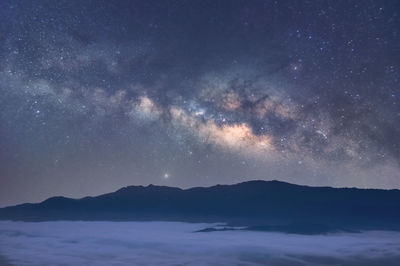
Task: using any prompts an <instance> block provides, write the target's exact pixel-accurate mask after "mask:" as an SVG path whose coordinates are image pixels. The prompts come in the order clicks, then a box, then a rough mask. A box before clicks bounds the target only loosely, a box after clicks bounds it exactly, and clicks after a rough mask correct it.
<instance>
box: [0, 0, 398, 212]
mask: <svg viewBox="0 0 400 266" xmlns="http://www.w3.org/2000/svg"><path fill="white" fill-rule="evenodd" d="M0 21H1V23H0V93H1V94H0V111H1V112H0V123H1V127H0V162H1V163H0V176H1V177H0V178H1V179H0V182H1V188H0V192H1V193H0V194H1V195H2V196H0V204H2V205H7V204H10V203H16V202H23V201H37V200H40V199H43V198H46V197H48V196H51V195H54V194H63V195H67V196H76V197H77V196H83V195H87V194H98V193H102V192H108V191H110V190H113V189H117V188H119V187H121V186H126V185H130V184H149V183H157V184H165V185H175V186H180V187H188V186H195V185H213V184H217V183H234V182H239V181H244V180H251V179H266V180H269V179H279V180H284V181H289V182H294V183H300V184H307V185H330V186H357V187H378V188H399V187H400V183H399V182H400V176H399V170H400V169H399V163H400V106H399V101H398V98H399V97H400V91H399V89H400V28H399V25H400V5H399V3H397V1H382V2H379V1H258V0H254V1H224V0H221V1H90V0H86V1H79V2H78V1H57V2H54V1H46V0H40V1H8V0H6V1H2V2H1V3H0Z"/></svg>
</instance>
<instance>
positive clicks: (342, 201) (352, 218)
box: [0, 181, 400, 233]
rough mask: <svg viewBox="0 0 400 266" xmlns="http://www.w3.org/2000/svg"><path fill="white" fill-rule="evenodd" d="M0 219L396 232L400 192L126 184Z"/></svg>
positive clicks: (6, 211)
mask: <svg viewBox="0 0 400 266" xmlns="http://www.w3.org/2000/svg"><path fill="white" fill-rule="evenodd" d="M0 220H21V221H54V220H86V221H94V220H96V221H98V220H107V221H150V220H151V221H155V220H158V221H160V220H162V221H187V222H225V223H227V224H228V225H230V226H247V228H248V229H250V230H267V231H285V232H300V233H318V232H324V231H335V230H399V231H400V190H379V189H356V188H331V187H308V186H299V185H293V184H289V183H284V182H279V181H249V182H244V183H239V184H235V185H216V186H212V187H196V188H191V189H180V188H173V187H165V186H154V185H149V186H147V187H143V186H129V187H125V188H122V189H119V190H117V191H115V192H113V193H108V194H103V195H100V196H97V197H85V198H81V199H71V198H65V197H53V198H49V199H47V200H45V201H43V202H41V203H36V204H30V203H26V204H22V205H17V206H12V207H6V208H1V209H0Z"/></svg>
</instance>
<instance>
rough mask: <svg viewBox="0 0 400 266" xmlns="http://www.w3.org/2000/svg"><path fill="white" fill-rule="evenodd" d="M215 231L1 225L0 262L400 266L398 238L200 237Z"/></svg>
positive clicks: (172, 225)
mask: <svg viewBox="0 0 400 266" xmlns="http://www.w3.org/2000/svg"><path fill="white" fill-rule="evenodd" d="M210 226H213V225H210V224H199V223H196V224H191V223H180V222H41V223H27V222H0V259H1V257H3V258H4V260H6V261H7V263H9V264H10V265H40V266H47V265H48V266H50V265H51V266H54V265H398V263H399V261H400V233H398V232H383V231H370V232H362V233H336V234H326V235H297V234H284V233H272V232H250V231H217V232H195V231H197V230H201V229H203V228H206V227H210ZM3 263H6V262H3ZM0 264H1V261H0Z"/></svg>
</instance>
